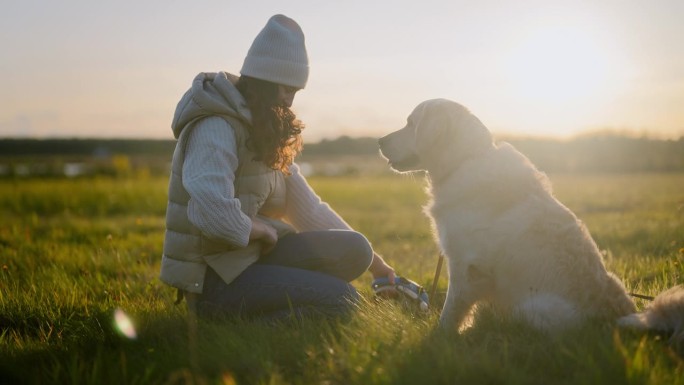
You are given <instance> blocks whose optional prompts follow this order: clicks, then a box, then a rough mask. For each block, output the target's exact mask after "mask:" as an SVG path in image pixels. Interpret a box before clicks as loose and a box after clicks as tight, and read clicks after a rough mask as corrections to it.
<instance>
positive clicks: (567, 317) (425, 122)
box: [380, 99, 684, 334]
mask: <svg viewBox="0 0 684 385" xmlns="http://www.w3.org/2000/svg"><path fill="white" fill-rule="evenodd" d="M380 148H381V152H382V154H383V155H384V156H385V157H386V158H387V159H388V161H389V163H390V165H391V167H392V168H394V169H395V170H397V171H400V172H411V171H417V170H425V171H427V172H428V176H429V177H428V188H427V190H428V194H429V195H430V203H429V205H428V206H427V207H426V210H425V212H426V214H427V215H428V216H429V217H430V218H431V219H432V224H433V227H434V230H435V235H436V238H437V242H438V243H439V246H440V248H441V250H442V252H443V254H444V255H445V256H446V257H447V261H448V270H449V287H448V290H447V297H446V302H445V304H444V308H443V309H442V314H441V317H440V326H441V327H443V328H459V327H461V326H462V325H463V323H464V322H465V320H466V319H467V317H468V315H469V314H470V312H471V309H472V308H473V307H474V306H475V305H476V304H477V303H478V302H481V301H485V302H488V303H490V304H492V305H493V306H494V307H495V308H496V309H497V310H498V311H503V312H504V313H508V314H510V315H512V316H517V317H520V318H522V319H524V320H527V321H528V322H530V323H531V324H532V325H535V326H537V327H538V328H540V329H542V330H547V331H558V330H562V329H566V328H568V327H572V326H576V325H578V324H579V323H580V322H582V321H584V320H586V319H590V318H591V319H607V320H615V319H618V318H620V317H634V316H630V314H633V313H634V312H635V311H636V308H635V306H634V303H633V302H632V300H631V298H630V297H629V295H628V294H627V292H626V291H625V288H624V286H623V285H622V283H621V282H620V280H619V279H617V278H616V277H615V276H614V275H613V274H611V273H609V272H608V271H607V270H606V268H605V266H604V264H603V260H602V256H601V254H600V252H599V250H598V248H597V246H596V244H595V242H594V240H593V239H592V238H591V236H590V234H589V231H588V230H587V228H586V227H585V226H584V224H583V223H582V222H581V221H580V220H579V219H577V217H576V216H575V215H574V214H573V213H572V212H571V211H570V210H569V209H568V208H567V207H565V206H564V205H563V204H562V203H561V202H559V201H558V200H557V199H556V198H555V197H554V196H553V194H552V191H551V183H550V182H549V180H548V178H547V177H546V175H545V174H543V173H542V172H540V171H538V170H537V169H536V167H535V166H534V165H533V164H532V163H531V162H530V161H529V160H528V159H527V158H526V157H525V156H524V155H523V154H521V153H520V152H518V151H517V150H516V149H515V148H513V146H511V145H510V144H507V143H499V144H495V143H494V142H493V140H492V137H491V134H490V133H489V131H488V130H487V128H486V127H485V126H484V125H483V124H482V123H481V122H480V121H479V120H478V119H477V118H476V117H475V116H474V115H472V114H471V113H470V112H469V111H468V110H467V109H466V108H464V107H463V106H461V105H459V104H457V103H454V102H452V101H449V100H444V99H435V100H428V101H426V102H423V103H421V104H420V105H418V106H417V107H416V108H415V110H414V111H413V112H412V113H411V115H410V116H409V118H408V123H407V125H406V127H404V128H402V129H400V130H398V131H396V132H393V133H391V134H389V135H387V136H385V137H384V138H381V139H380ZM678 293H679V294H678V295H680V294H682V292H678ZM670 296H671V295H670V294H668V298H669V297H670ZM681 297H683V298H684V296H681ZM676 301H677V303H678V304H679V306H680V308H678V309H677V310H676V311H675V313H676V315H675V317H674V318H676V319H677V320H679V321H677V322H680V324H679V325H680V326H679V329H677V330H679V333H680V334H681V333H682V332H683V331H682V330H683V328H682V327H681V320H682V318H684V317H682V315H683V314H684V310H682V308H681V307H682V306H684V299H677V300H676ZM663 302H664V301H663ZM658 304H659V302H655V303H654V306H655V307H658V306H659V305H658ZM651 313H653V310H651ZM651 313H648V314H651ZM639 317H640V318H639V320H641V319H642V318H641V317H647V318H648V319H649V320H651V319H652V318H653V317H650V316H639ZM629 319H630V320H632V318H629ZM634 322H636V321H634ZM634 322H632V323H634ZM668 322H670V323H668ZM671 322H674V321H666V322H664V323H660V324H667V325H666V326H668V327H670V326H671ZM621 323H623V324H627V323H628V321H624V322H623V321H621ZM660 324H659V325H660Z"/></svg>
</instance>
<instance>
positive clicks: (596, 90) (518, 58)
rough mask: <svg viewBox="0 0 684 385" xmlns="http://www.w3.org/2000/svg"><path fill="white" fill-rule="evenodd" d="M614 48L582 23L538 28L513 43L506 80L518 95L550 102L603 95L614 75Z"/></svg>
mask: <svg viewBox="0 0 684 385" xmlns="http://www.w3.org/2000/svg"><path fill="white" fill-rule="evenodd" d="M610 59H611V57H610V50H609V49H607V48H606V47H603V46H602V44H601V41H600V40H599V39H597V38H596V36H592V35H591V34H590V32H589V31H587V30H585V29H582V28H579V27H574V28H572V27H560V26H549V27H545V28H538V29H536V30H534V31H532V32H531V33H528V34H527V35H525V36H522V37H521V38H520V39H519V41H518V42H515V43H514V44H512V45H511V50H510V52H509V54H508V57H507V59H506V60H505V63H503V64H504V66H505V72H506V76H505V78H506V81H507V82H508V83H509V88H510V89H511V92H513V93H514V94H515V95H516V97H519V98H522V99H525V100H527V101H531V102H535V103H541V104H542V105H546V106H549V107H551V106H558V105H560V104H568V103H569V104H574V103H581V102H582V101H587V100H589V99H594V98H596V97H600V96H601V94H602V93H603V92H604V91H605V89H606V88H607V82H608V80H609V78H610V73H609V72H610V65H611V63H610V62H611V60H610Z"/></svg>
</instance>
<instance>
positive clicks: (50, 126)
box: [0, 0, 684, 141]
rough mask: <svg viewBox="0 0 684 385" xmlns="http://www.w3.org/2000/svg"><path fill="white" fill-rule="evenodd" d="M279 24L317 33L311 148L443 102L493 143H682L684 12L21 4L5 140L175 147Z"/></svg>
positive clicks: (539, 5)
mask: <svg viewBox="0 0 684 385" xmlns="http://www.w3.org/2000/svg"><path fill="white" fill-rule="evenodd" d="M278 13H281V14H284V15H287V16H289V17H291V18H293V19H295V20H296V21H297V22H298V23H299V24H300V26H301V27H302V29H303V30H304V33H305V35H306V44H307V50H308V55H309V61H310V66H311V71H310V76H309V82H308V84H307V87H306V89H304V90H302V91H301V92H300V93H298V95H297V97H296V99H295V101H294V105H293V110H294V111H295V112H296V113H297V115H298V117H299V118H300V119H301V120H302V121H303V122H304V123H305V124H306V127H307V128H306V129H305V130H304V138H305V140H309V141H318V140H320V139H323V138H328V139H333V138H336V137H339V136H341V135H348V136H352V137H356V136H371V137H379V136H382V135H385V134H387V133H389V132H391V131H393V130H395V129H398V128H401V127H402V126H403V125H404V124H405V121H406V117H407V116H408V115H409V114H410V112H411V110H412V109H413V108H414V107H415V106H416V105H417V104H419V103H420V102H422V101H424V100H427V99H433V98H447V99H451V100H454V101H456V102H459V103H461V104H463V105H465V106H466V107H467V108H469V109H470V110H471V111H472V112H473V113H474V114H475V115H477V116H478V117H479V118H480V120H481V121H482V122H483V123H484V124H485V125H487V126H488V127H489V129H490V130H491V131H492V132H493V133H494V134H495V135H517V136H530V135H531V136H543V137H560V138H564V137H572V136H575V135H581V134H584V133H586V132H589V131H594V130H610V131H615V132H621V133H630V134H635V135H639V136H650V137H657V138H678V137H680V136H684V22H682V20H684V1H682V0H653V1H644V0H600V1H597V0H594V1H574V0H563V1H559V0H542V1H535V0H531V1H526V0H510V1H505V0H480V1H459V0H445V1H434V0H422V1H415V0H414V1H403V0H392V1H369V0H346V1H339V2H338V1H317V0H290V1H283V0H280V1H270V0H268V1H259V0H253V1H244V0H243V1H240V2H237V1H230V0H222V1H218V0H217V1H214V0H206V1H202V0H195V1H188V0H184V1H181V0H144V1H138V0H136V1H132V0H117V1H111V0H99V1H90V0H88V1H86V0H82V1H81V0H62V1H52V0H43V1H37V0H10V1H7V2H4V4H3V5H2V6H1V12H0V47H1V52H2V58H1V59H0V106H1V107H0V137H5V138H6V137H37V138H50V137H84V138H85V137H88V138H158V139H171V138H172V134H171V129H170V125H171V119H172V116H173V111H174V109H175V107H176V104H177V102H178V100H179V99H180V97H181V96H182V94H183V93H184V92H185V91H186V90H187V88H188V87H189V86H190V84H191V82H192V79H193V78H194V77H195V75H197V74H198V73H199V72H216V71H227V72H230V73H234V74H238V73H239V71H240V68H241V66H242V62H243V60H244V56H245V54H246V53H247V50H248V49H249V46H250V45H251V43H252V41H253V39H254V37H255V36H256V35H257V33H258V32H259V31H260V30H261V28H263V26H264V25H265V24H266V21H267V20H268V18H269V17H270V16H272V15H274V14H278Z"/></svg>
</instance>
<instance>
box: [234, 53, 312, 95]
mask: <svg viewBox="0 0 684 385" xmlns="http://www.w3.org/2000/svg"><path fill="white" fill-rule="evenodd" d="M240 74H242V75H245V76H250V77H253V78H257V79H261V80H266V81H269V82H272V83H277V84H282V85H285V86H290V87H296V88H300V89H301V88H304V87H305V86H306V82H307V80H308V78H309V66H308V65H307V64H304V63H296V62H291V61H286V60H279V59H275V58H272V57H263V56H247V57H246V58H245V62H244V64H243V65H242V70H240Z"/></svg>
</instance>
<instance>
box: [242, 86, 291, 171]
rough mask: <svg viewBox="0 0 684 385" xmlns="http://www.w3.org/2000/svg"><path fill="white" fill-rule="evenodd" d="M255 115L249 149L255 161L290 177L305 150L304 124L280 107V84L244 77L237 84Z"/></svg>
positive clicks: (289, 111) (250, 133)
mask: <svg viewBox="0 0 684 385" xmlns="http://www.w3.org/2000/svg"><path fill="white" fill-rule="evenodd" d="M236 87H237V89H238V90H239V91H240V93H241V94H242V96H243V97H244V98H245V101H246V102H247V105H248V106H249V109H250V111H251V112H252V126H251V127H248V130H249V139H248V140H247V148H248V149H249V150H250V151H252V152H254V153H255V154H256V155H255V157H254V160H259V161H262V162H264V164H265V165H266V166H268V167H270V168H272V169H274V170H280V171H282V172H283V173H285V174H286V175H289V174H290V172H289V171H288V166H289V165H290V164H292V162H293V161H294V158H295V157H296V156H297V154H299V153H300V152H301V150H302V136H301V132H302V130H303V129H304V124H303V123H302V122H301V121H300V120H299V119H297V117H296V116H295V114H294V112H292V110H290V109H289V108H288V107H285V106H281V105H278V85H277V84H275V83H272V82H269V81H265V80H261V79H256V78H252V77H248V76H241V77H240V79H239V80H238V82H237V84H236Z"/></svg>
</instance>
